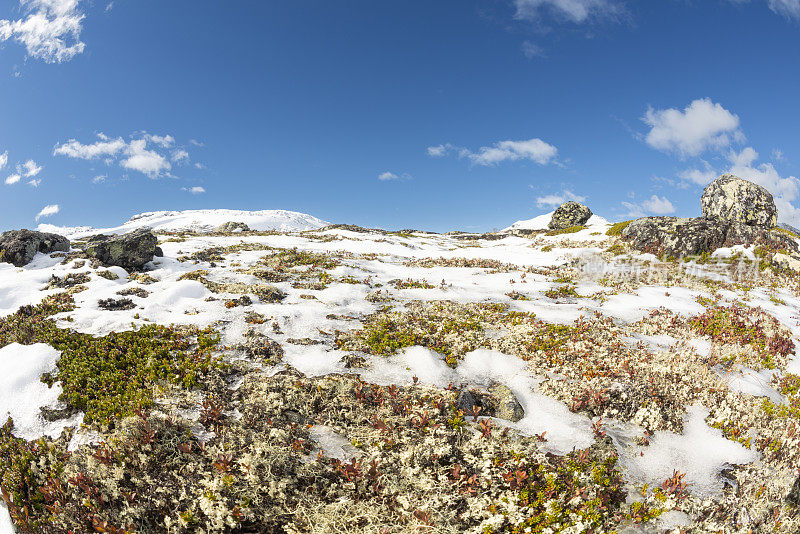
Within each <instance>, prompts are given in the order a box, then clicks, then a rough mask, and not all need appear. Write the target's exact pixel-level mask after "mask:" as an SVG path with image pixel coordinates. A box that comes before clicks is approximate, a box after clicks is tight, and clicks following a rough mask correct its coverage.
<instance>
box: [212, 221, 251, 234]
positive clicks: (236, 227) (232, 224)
mask: <svg viewBox="0 0 800 534" xmlns="http://www.w3.org/2000/svg"><path fill="white" fill-rule="evenodd" d="M216 231H217V232H221V233H225V234H230V233H233V232H249V231H250V227H249V226H247V225H246V224H245V223H243V222H237V221H228V222H226V223H223V224H220V225H219V226H217V229H216Z"/></svg>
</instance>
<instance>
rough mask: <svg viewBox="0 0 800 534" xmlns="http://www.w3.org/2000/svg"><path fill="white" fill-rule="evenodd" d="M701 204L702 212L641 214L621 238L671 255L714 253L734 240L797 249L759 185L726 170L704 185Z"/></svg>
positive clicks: (767, 196)
mask: <svg viewBox="0 0 800 534" xmlns="http://www.w3.org/2000/svg"><path fill="white" fill-rule="evenodd" d="M700 204H701V208H702V212H703V216H702V217H696V218H690V219H679V218H676V217H645V218H643V219H637V220H635V221H632V222H631V223H630V224H628V226H627V227H625V229H624V230H622V234H621V235H622V238H623V239H625V240H627V241H629V242H630V243H631V244H632V245H633V247H634V248H636V249H638V250H641V251H644V252H652V253H654V254H667V255H670V256H692V255H698V254H703V253H710V252H713V251H714V250H716V249H717V248H719V247H722V246H728V247H730V246H733V245H760V246H766V247H768V248H770V249H772V250H782V251H786V252H790V253H794V252H797V251H798V244H797V241H796V240H795V239H794V238H793V237H792V235H791V234H790V233H789V232H787V231H786V230H781V229H777V228H775V224H776V221H777V213H778V210H777V208H776V207H775V202H774V200H773V198H772V195H771V194H770V193H769V192H768V191H767V190H766V189H764V188H763V187H761V186H760V185H757V184H754V183H752V182H748V181H747V180H742V179H741V178H738V177H736V176H734V175H732V174H723V175H722V176H720V177H719V178H718V179H717V180H715V181H714V182H712V183H711V184H709V185H708V186H707V187H706V188H705V190H704V191H703V195H702V197H701V199H700Z"/></svg>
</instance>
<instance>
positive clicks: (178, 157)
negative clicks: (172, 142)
mask: <svg viewBox="0 0 800 534" xmlns="http://www.w3.org/2000/svg"><path fill="white" fill-rule="evenodd" d="M171 157H172V161H173V162H175V163H187V162H188V161H189V153H188V152H187V151H186V150H184V149H182V148H178V149H176V150H173V151H172V156H171Z"/></svg>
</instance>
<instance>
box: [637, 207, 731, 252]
mask: <svg viewBox="0 0 800 534" xmlns="http://www.w3.org/2000/svg"><path fill="white" fill-rule="evenodd" d="M622 238H623V239H625V240H627V241H630V243H631V245H633V247H634V248H635V249H638V250H641V251H643V252H652V253H653V254H667V255H670V256H686V255H689V256H693V255H697V254H703V253H704V252H713V251H714V250H716V249H717V248H719V247H721V246H723V244H724V243H725V228H724V227H721V226H720V225H719V224H717V223H715V222H714V221H709V220H707V219H704V218H694V219H682V218H678V217H645V218H643V219H637V220H635V221H633V222H631V223H630V224H628V226H626V227H625V229H624V230H623V231H622Z"/></svg>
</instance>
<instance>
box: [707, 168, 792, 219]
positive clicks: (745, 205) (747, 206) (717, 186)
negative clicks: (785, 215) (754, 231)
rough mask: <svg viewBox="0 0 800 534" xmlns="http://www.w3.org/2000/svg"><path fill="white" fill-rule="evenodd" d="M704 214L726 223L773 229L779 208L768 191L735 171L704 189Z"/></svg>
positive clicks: (724, 175) (708, 217)
mask: <svg viewBox="0 0 800 534" xmlns="http://www.w3.org/2000/svg"><path fill="white" fill-rule="evenodd" d="M700 208H701V209H702V212H703V217H705V218H706V219H716V220H719V221H720V222H721V223H722V224H726V225H747V226H758V227H761V228H773V227H774V226H775V225H776V224H777V222H778V209H777V208H776V207H775V201H774V200H773V198H772V195H771V194H770V192H769V191H767V190H766V189H764V188H763V187H761V186H760V185H758V184H754V183H753V182H748V181H747V180H743V179H741V178H739V177H738V176H734V175H733V174H723V175H722V176H720V177H719V178H717V179H716V180H714V181H713V182H711V183H710V184H708V185H707V186H706V188H705V189H704V190H703V196H702V197H700Z"/></svg>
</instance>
